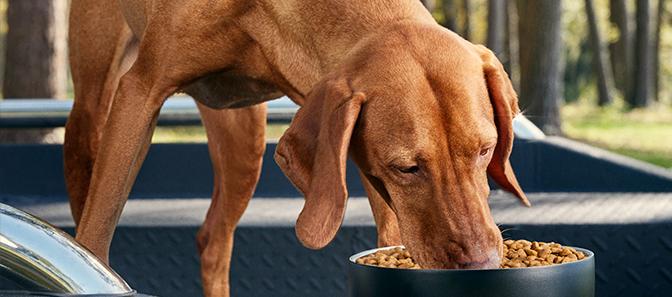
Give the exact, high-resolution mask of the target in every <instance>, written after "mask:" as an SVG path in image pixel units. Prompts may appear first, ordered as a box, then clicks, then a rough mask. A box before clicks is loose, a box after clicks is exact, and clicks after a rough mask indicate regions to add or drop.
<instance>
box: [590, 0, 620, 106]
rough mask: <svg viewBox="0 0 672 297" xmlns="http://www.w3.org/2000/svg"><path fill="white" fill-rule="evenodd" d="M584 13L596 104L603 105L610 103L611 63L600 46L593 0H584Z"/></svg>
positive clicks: (600, 38) (611, 84)
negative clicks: (590, 52) (595, 91)
mask: <svg viewBox="0 0 672 297" xmlns="http://www.w3.org/2000/svg"><path fill="white" fill-rule="evenodd" d="M585 5H586V7H585V8H586V15H587V17H588V27H589V32H590V35H589V36H590V45H591V49H592V56H593V57H592V58H593V70H594V71H595V79H596V80H597V94H598V100H597V104H598V105H599V106H605V105H608V104H611V102H612V99H611V88H612V86H613V83H612V77H611V74H612V71H611V68H610V67H611V65H610V64H609V63H607V61H608V59H607V57H606V54H607V53H606V51H605V49H604V47H603V46H602V37H601V36H600V30H599V28H598V24H597V17H596V16H595V5H594V4H593V0H585Z"/></svg>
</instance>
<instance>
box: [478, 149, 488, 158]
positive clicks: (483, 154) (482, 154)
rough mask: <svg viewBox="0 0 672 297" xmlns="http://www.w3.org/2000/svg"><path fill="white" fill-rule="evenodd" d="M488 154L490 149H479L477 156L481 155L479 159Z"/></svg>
mask: <svg viewBox="0 0 672 297" xmlns="http://www.w3.org/2000/svg"><path fill="white" fill-rule="evenodd" d="M488 153H490V148H484V149H481V151H480V152H479V153H478V154H479V155H481V157H485V156H486V155H487V154H488Z"/></svg>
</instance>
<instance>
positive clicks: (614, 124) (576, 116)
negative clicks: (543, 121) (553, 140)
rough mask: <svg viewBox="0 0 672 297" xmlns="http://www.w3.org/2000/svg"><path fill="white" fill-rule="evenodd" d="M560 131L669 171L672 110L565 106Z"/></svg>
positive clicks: (670, 164)
mask: <svg viewBox="0 0 672 297" xmlns="http://www.w3.org/2000/svg"><path fill="white" fill-rule="evenodd" d="M562 115H563V130H564V132H565V133H566V135H567V136H568V137H570V138H573V139H577V140H580V141H584V142H587V143H590V144H593V145H596V146H598V147H602V148H604V149H607V150H610V151H613V152H616V153H619V154H622V155H626V156H629V157H632V158H635V159H639V160H642V161H645V162H649V163H651V164H655V165H658V166H661V167H664V168H670V169H672V108H670V107H665V106H655V107H652V108H649V109H639V110H632V111H623V110H622V109H621V108H619V107H611V108H604V109H601V108H596V107H591V106H587V105H585V104H573V105H568V106H565V107H564V108H563V110H562Z"/></svg>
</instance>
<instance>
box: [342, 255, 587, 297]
mask: <svg viewBox="0 0 672 297" xmlns="http://www.w3.org/2000/svg"><path fill="white" fill-rule="evenodd" d="M391 248H394V247H386V248H381V249H382V250H385V249H391ZM381 249H372V250H368V251H364V252H361V253H359V254H356V255H353V256H352V257H350V263H349V273H348V274H349V286H350V288H349V289H350V297H378V296H380V297H382V296H385V297H390V296H413V297H434V296H437V297H439V296H441V297H486V296H493V297H539V296H544V297H593V296H595V257H594V254H593V252H591V251H589V250H586V249H581V248H576V249H577V250H579V251H582V252H583V253H585V254H586V258H584V259H583V260H580V261H576V262H571V263H565V264H557V265H551V266H540V267H530V268H510V269H483V270H464V269H461V270H411V269H395V268H382V267H374V266H367V265H361V264H357V263H356V262H355V260H357V259H358V258H360V257H362V256H365V255H368V254H371V253H375V252H376V251H378V250H381Z"/></svg>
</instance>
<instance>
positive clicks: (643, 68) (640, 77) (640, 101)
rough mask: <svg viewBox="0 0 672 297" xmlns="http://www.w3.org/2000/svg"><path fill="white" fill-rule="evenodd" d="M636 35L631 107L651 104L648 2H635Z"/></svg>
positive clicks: (639, 0)
mask: <svg viewBox="0 0 672 297" xmlns="http://www.w3.org/2000/svg"><path fill="white" fill-rule="evenodd" d="M635 2H636V4H637V16H636V18H637V33H636V38H635V64H634V68H635V69H634V74H635V75H634V82H635V85H634V88H633V91H632V94H631V96H630V99H629V100H628V103H629V104H630V106H631V107H646V106H649V104H651V90H650V87H651V83H650V81H651V73H652V71H651V62H652V61H651V47H650V46H651V45H650V41H651V38H650V37H651V34H650V19H649V17H650V14H651V13H650V6H649V4H650V3H649V0H637V1H635Z"/></svg>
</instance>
